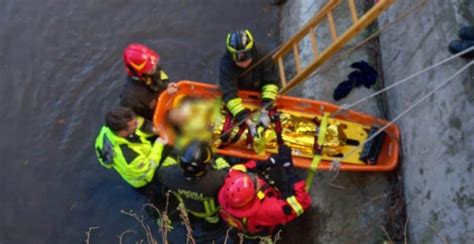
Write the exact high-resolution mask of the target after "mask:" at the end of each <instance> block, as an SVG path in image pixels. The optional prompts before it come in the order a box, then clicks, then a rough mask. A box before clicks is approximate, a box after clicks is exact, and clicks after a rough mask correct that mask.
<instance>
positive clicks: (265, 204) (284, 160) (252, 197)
mask: <svg viewBox="0 0 474 244" xmlns="http://www.w3.org/2000/svg"><path fill="white" fill-rule="evenodd" d="M269 161H270V162H269V164H271V165H273V167H280V169H281V168H283V170H282V172H283V174H282V175H281V177H279V179H277V180H275V184H274V186H272V185H270V184H269V183H268V182H267V181H265V180H264V179H263V178H262V177H260V176H258V175H256V174H255V173H253V172H250V171H249V170H250V169H252V168H255V164H254V165H253V166H252V164H251V162H248V163H246V164H245V165H242V164H240V165H235V166H233V167H232V169H231V170H230V171H229V175H228V176H227V178H226V180H225V183H224V185H223V186H222V188H221V189H220V191H219V195H218V201H219V204H220V206H221V210H220V214H221V216H222V218H223V219H224V220H225V221H226V222H227V223H228V224H229V225H230V226H232V227H234V228H236V229H237V230H239V231H241V232H243V233H244V234H246V236H247V237H248V238H257V237H259V238H262V237H264V238H269V237H271V236H273V235H274V234H275V232H276V230H277V227H278V226H281V225H284V224H286V223H288V222H289V221H291V220H293V219H294V218H296V217H297V216H299V215H301V214H302V213H303V212H304V211H305V210H306V209H308V208H309V207H310V206H311V196H310V195H309V194H308V193H307V192H306V191H305V182H304V181H303V180H301V179H300V178H299V177H298V176H297V175H296V174H295V172H293V170H294V169H293V163H292V159H291V149H290V148H288V147H287V146H284V145H283V146H280V147H279V153H278V154H277V155H275V156H273V157H271V158H270V159H269Z"/></svg>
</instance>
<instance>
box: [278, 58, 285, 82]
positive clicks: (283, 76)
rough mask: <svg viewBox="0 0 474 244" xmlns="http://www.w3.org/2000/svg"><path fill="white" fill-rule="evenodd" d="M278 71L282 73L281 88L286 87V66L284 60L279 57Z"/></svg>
mask: <svg viewBox="0 0 474 244" xmlns="http://www.w3.org/2000/svg"><path fill="white" fill-rule="evenodd" d="M278 71H280V80H281V86H282V87H285V86H286V76H285V66H284V65H283V58H282V57H278Z"/></svg>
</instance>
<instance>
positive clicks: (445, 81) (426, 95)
mask: <svg viewBox="0 0 474 244" xmlns="http://www.w3.org/2000/svg"><path fill="white" fill-rule="evenodd" d="M471 49H474V47H472V48H470V49H468V50H471ZM473 64H474V61H471V62H469V63H468V64H466V65H464V66H463V67H462V68H461V69H459V70H458V71H456V73H454V74H453V75H452V76H450V77H449V78H448V79H446V80H444V81H443V82H442V83H441V84H439V85H438V86H437V87H436V88H435V89H433V90H431V91H430V92H428V93H427V94H425V95H424V96H423V97H422V98H420V99H418V101H416V102H415V103H414V104H412V105H411V106H410V107H408V108H407V109H405V111H403V112H402V113H401V114H399V115H397V117H395V118H394V119H392V120H391V121H390V122H388V123H387V124H386V125H384V126H383V127H382V128H380V129H379V130H378V131H377V132H375V133H374V134H373V135H372V136H370V137H369V138H367V140H365V141H364V142H363V143H361V144H360V145H359V146H358V147H356V148H354V149H352V150H351V151H350V152H349V153H348V154H347V155H345V156H344V158H342V159H334V160H333V164H334V165H335V166H334V167H335V168H337V169H335V170H338V169H339V167H337V165H340V162H341V161H342V160H343V159H345V158H347V157H349V156H351V155H352V154H353V153H354V152H356V151H357V150H359V149H360V148H362V147H363V146H364V144H365V143H367V142H369V141H371V140H373V139H374V138H375V137H376V136H377V135H379V134H380V133H382V131H384V130H385V129H387V128H388V127H389V126H391V125H392V124H394V123H395V122H396V121H398V120H399V119H400V118H402V117H403V116H405V115H406V114H407V113H408V112H410V111H411V110H413V109H414V108H415V107H416V106H418V105H419V104H420V103H422V102H423V101H424V100H426V99H427V98H428V97H430V96H431V95H433V94H434V93H435V92H436V91H438V90H439V89H441V88H442V87H443V86H445V85H446V84H448V83H449V82H450V81H451V80H453V79H454V77H456V76H458V75H459V74H461V73H462V72H463V71H464V70H466V69H467V68H469V67H470V66H471V65H473ZM397 83H399V82H397ZM392 87H393V86H392ZM331 169H333V168H332V167H331Z"/></svg>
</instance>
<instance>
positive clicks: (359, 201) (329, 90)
mask: <svg viewBox="0 0 474 244" xmlns="http://www.w3.org/2000/svg"><path fill="white" fill-rule="evenodd" d="M357 2H359V4H363V2H365V1H357ZM325 3H326V0H298V1H288V2H287V3H286V4H285V5H284V6H283V9H282V22H281V39H282V40H283V41H284V40H287V39H288V38H289V37H290V36H291V35H293V34H294V33H295V32H296V31H298V30H299V29H300V28H301V26H303V25H304V24H305V23H306V22H307V20H308V19H309V18H311V17H312V16H313V15H314V14H315V13H316V12H317V11H318V10H319V9H320V7H321V6H322V5H323V4H325ZM344 6H347V5H344ZM359 9H361V10H362V9H363V6H361V8H359ZM334 15H335V19H336V25H337V27H338V28H337V29H338V31H340V32H339V33H341V32H342V30H343V29H344V28H345V27H347V26H348V25H349V24H350V18H349V16H350V15H349V12H348V9H347V8H340V9H339V8H338V9H336V11H335V12H334ZM316 32H317V38H318V42H319V47H320V48H321V47H322V46H326V45H327V44H328V41H329V40H330V36H329V33H328V28H327V26H326V25H324V26H322V28H321V29H318V30H317V31H316ZM364 35H367V33H364ZM364 35H362V36H360V37H358V38H356V39H355V40H354V41H353V42H351V43H350V44H349V45H348V48H350V47H352V46H353V45H354V43H357V42H358V41H360V40H361V39H362V38H363V37H364ZM300 52H301V56H302V57H303V60H302V61H303V65H305V64H307V63H308V62H309V61H310V60H311V59H312V58H313V57H312V54H311V53H312V51H311V46H310V43H309V40H304V41H303V42H301V43H300ZM376 53H377V52H374V48H373V47H371V46H364V47H363V48H360V49H359V50H358V51H357V52H355V53H353V55H351V56H349V57H347V58H344V59H343V61H341V62H338V63H337V64H335V65H329V66H326V67H323V68H322V70H323V71H322V72H320V73H318V74H317V75H315V76H314V77H312V78H310V79H308V80H307V81H305V82H304V84H301V85H300V86H299V87H298V88H297V89H295V90H294V91H293V92H292V93H291V95H294V96H298V97H304V98H310V99H317V100H324V101H328V102H331V103H337V102H335V101H334V100H333V98H332V95H333V92H334V89H335V88H336V87H337V85H338V84H339V83H340V82H342V81H344V80H345V79H346V77H347V75H348V74H349V73H350V72H352V71H353V69H352V68H351V67H350V64H351V63H353V62H355V61H359V60H365V61H367V62H369V63H371V64H372V65H374V66H375V65H376V62H375V61H376ZM336 56H338V55H336ZM291 59H292V58H290V60H287V65H288V66H291V64H292V63H293V61H292V60H291ZM287 73H292V70H291V68H289V69H288V72H287ZM373 92H374V90H373V89H367V88H356V89H354V90H353V91H352V92H351V93H350V94H349V96H348V97H346V98H345V99H343V100H341V102H340V103H339V104H342V103H350V102H353V101H355V100H358V99H360V98H361V97H364V96H367V95H368V94H371V93H373ZM383 107H384V106H383V102H381V101H378V100H373V101H369V102H368V103H365V104H363V105H361V106H360V107H358V108H357V110H359V111H363V112H367V113H369V114H372V115H375V116H379V117H380V116H382V115H383V111H382V110H383V109H381V108H383ZM334 176H335V175H334V174H333V173H330V172H319V173H318V174H317V176H316V178H315V183H314V185H313V190H312V192H311V193H312V196H313V201H314V204H313V206H314V207H315V208H314V209H313V210H312V211H311V212H310V213H308V214H307V215H306V216H303V217H302V218H300V219H297V220H296V221H295V222H294V223H291V225H289V226H288V228H287V231H288V232H289V233H288V234H286V233H285V234H286V235H284V242H285V243H377V242H378V243H380V242H381V241H383V240H387V238H386V237H385V234H384V233H383V231H382V230H381V228H380V227H383V226H384V225H385V218H384V215H385V211H384V210H385V209H386V207H387V206H388V205H389V201H390V193H391V190H392V183H391V180H390V177H391V175H390V174H386V173H381V174H380V173H372V174H368V173H340V174H339V175H338V176H337V177H336V179H335V180H334V181H333V177H334Z"/></svg>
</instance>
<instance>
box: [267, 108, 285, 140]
mask: <svg viewBox="0 0 474 244" xmlns="http://www.w3.org/2000/svg"><path fill="white" fill-rule="evenodd" d="M268 115H269V116H270V119H271V121H272V122H273V123H274V124H275V132H276V135H277V142H278V145H283V136H282V127H281V120H280V114H279V113H278V111H277V109H276V107H273V108H272V109H271V110H270V111H269V112H268Z"/></svg>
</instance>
